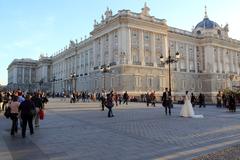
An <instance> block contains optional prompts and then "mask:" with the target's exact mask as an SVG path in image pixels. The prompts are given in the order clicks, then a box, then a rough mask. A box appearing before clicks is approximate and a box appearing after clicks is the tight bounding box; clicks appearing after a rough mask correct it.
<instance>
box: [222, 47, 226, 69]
mask: <svg viewBox="0 0 240 160" xmlns="http://www.w3.org/2000/svg"><path fill="white" fill-rule="evenodd" d="M221 54H222V71H223V72H224V73H226V69H225V58H224V57H225V55H226V49H222V52H221Z"/></svg>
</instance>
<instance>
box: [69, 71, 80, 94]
mask: <svg viewBox="0 0 240 160" xmlns="http://www.w3.org/2000/svg"><path fill="white" fill-rule="evenodd" d="M70 77H71V79H72V91H73V90H74V92H76V91H77V90H76V88H77V87H76V78H77V77H78V75H77V74H76V73H75V72H73V73H71V74H70ZM73 87H74V89H73Z"/></svg>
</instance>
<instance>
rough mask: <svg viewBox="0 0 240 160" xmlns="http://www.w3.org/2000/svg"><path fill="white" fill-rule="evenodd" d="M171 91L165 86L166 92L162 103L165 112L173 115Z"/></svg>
mask: <svg viewBox="0 0 240 160" xmlns="http://www.w3.org/2000/svg"><path fill="white" fill-rule="evenodd" d="M171 103H172V101H171V92H170V91H168V88H165V92H163V96H162V105H163V107H165V114H166V115H167V113H168V114H169V115H171Z"/></svg>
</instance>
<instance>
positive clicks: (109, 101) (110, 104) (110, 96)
mask: <svg viewBox="0 0 240 160" xmlns="http://www.w3.org/2000/svg"><path fill="white" fill-rule="evenodd" d="M105 105H106V107H107V108H108V117H109V118H110V117H114V115H113V112H112V108H113V106H114V103H113V92H112V91H111V92H110V93H109V94H107V100H106V104H105Z"/></svg>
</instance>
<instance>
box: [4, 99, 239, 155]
mask: <svg viewBox="0 0 240 160" xmlns="http://www.w3.org/2000/svg"><path fill="white" fill-rule="evenodd" d="M100 109H101V107H100V103H92V102H90V103H76V104H70V103H68V102H63V101H60V99H51V100H50V102H49V103H48V104H47V105H46V117H45V119H44V120H43V121H41V125H40V128H37V129H35V133H34V135H30V134H29V130H28V131H27V135H26V138H25V139H22V138H21V134H20V132H19V133H18V134H17V135H16V136H15V137H11V136H10V125H11V121H10V120H8V119H6V118H5V117H3V115H2V113H1V115H0V121H1V123H0V129H1V132H0V159H1V160H12V159H14V160H148V159H154V160H155V159H158V160H177V159H178V160H185V159H186V160H187V159H193V158H195V157H199V156H201V155H204V154H208V153H211V152H214V151H218V150H222V149H224V148H226V147H228V146H232V145H235V144H239V143H240V132H239V131H240V123H239V122H240V112H239V111H238V110H237V112H236V113H230V112H227V110H226V109H223V108H216V107H215V106H207V107H206V108H198V107H195V112H196V114H203V115H204V118H182V117H179V112H180V109H181V106H180V105H174V108H173V110H172V116H166V115H165V113H164V108H163V107H161V104H157V105H156V107H146V104H144V103H129V105H128V106H126V105H122V106H118V107H117V108H116V107H114V110H113V113H114V115H115V117H113V118H108V117H107V110H105V111H101V110H100Z"/></svg>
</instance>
